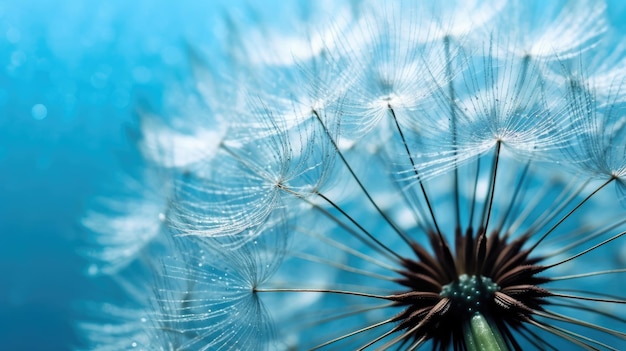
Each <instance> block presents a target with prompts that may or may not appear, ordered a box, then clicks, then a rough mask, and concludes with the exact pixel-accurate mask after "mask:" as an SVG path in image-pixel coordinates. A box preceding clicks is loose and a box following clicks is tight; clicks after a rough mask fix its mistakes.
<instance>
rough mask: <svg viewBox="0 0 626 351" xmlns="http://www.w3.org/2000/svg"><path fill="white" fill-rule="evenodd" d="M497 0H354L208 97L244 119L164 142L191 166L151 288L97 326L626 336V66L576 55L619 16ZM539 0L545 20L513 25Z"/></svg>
mask: <svg viewBox="0 0 626 351" xmlns="http://www.w3.org/2000/svg"><path fill="white" fill-rule="evenodd" d="M493 3H494V4H495V3H497V5H498V6H479V5H476V6H469V5H468V11H470V10H471V11H474V12H475V13H476V18H477V19H478V20H477V21H476V23H471V24H468V23H467V21H461V20H460V18H459V17H456V16H463V15H464V14H462V13H461V14H460V13H458V12H455V11H446V9H445V8H440V7H439V6H428V5H427V4H426V5H413V4H410V3H408V2H401V3H400V4H391V3H386V4H385V5H384V6H385V7H384V8H382V9H381V8H380V5H379V4H377V3H371V4H369V3H363V4H360V5H353V7H352V9H353V11H352V15H351V16H354V24H353V25H348V24H346V23H345V22H341V21H340V20H339V22H338V23H340V24H338V25H336V26H333V25H329V27H324V29H322V30H320V31H319V33H323V35H320V36H308V37H307V38H309V39H310V40H311V48H315V49H314V50H310V51H307V53H306V55H304V54H303V55H294V56H293V58H294V59H293V60H287V59H285V56H284V53H282V52H281V53H279V56H277V58H276V60H272V59H269V58H267V57H265V56H263V57H262V60H260V61H259V60H258V59H259V57H257V58H256V59H252V60H253V61H254V65H255V67H256V68H257V70H258V71H259V72H258V73H257V75H256V77H249V78H247V79H242V80H238V81H237V84H240V85H237V87H235V88H233V90H234V91H236V92H234V93H233V94H240V93H241V91H245V92H246V95H247V98H245V99H236V101H234V102H233V101H231V102H232V104H229V105H228V106H224V105H220V102H219V100H215V99H212V100H210V102H209V101H208V100H207V105H212V106H211V111H219V114H220V116H222V117H223V119H224V120H225V121H227V122H226V123H225V124H224V126H225V127H224V129H217V130H223V134H220V135H219V138H216V139H214V140H217V141H216V142H214V143H210V145H211V152H210V154H209V155H207V157H204V158H199V157H191V156H190V155H197V153H196V154H194V153H192V154H188V153H186V151H187V150H189V151H194V150H195V151H198V149H196V148H195V146H197V145H206V140H202V141H198V142H193V143H191V144H189V143H187V142H178V141H180V140H182V139H181V138H179V137H177V136H176V135H174V134H172V135H171V136H170V137H169V138H166V139H165V140H169V141H171V143H168V142H159V143H158V145H160V146H163V147H165V149H164V150H162V151H161V152H159V153H151V154H150V155H153V156H151V157H152V159H153V160H154V159H155V158H156V159H159V158H158V157H156V156H158V155H165V156H167V157H166V159H167V160H168V161H167V162H162V163H161V165H162V166H163V167H166V168H168V169H169V170H170V171H171V172H172V173H171V174H172V179H174V180H173V181H172V184H173V187H174V190H173V191H172V196H171V197H169V201H168V203H167V211H166V212H164V213H166V219H165V222H164V223H163V225H164V227H165V228H163V230H161V231H160V232H159V233H160V234H159V235H160V236H161V237H162V239H163V242H164V243H166V244H164V245H163V247H164V248H165V249H164V250H163V252H162V253H161V254H160V255H158V254H152V255H151V256H149V258H148V259H147V260H145V261H144V262H143V267H144V268H145V269H146V270H147V271H149V272H151V273H152V274H153V275H154V276H156V278H155V279H154V280H150V279H145V276H147V274H146V275H144V278H142V280H141V281H142V282H147V281H151V282H152V283H151V285H150V287H149V288H146V287H145V286H144V285H141V286H142V288H140V289H139V291H137V290H135V291H134V292H133V289H134V288H133V287H132V286H133V284H130V285H131V286H130V287H128V288H127V289H126V290H128V291H129V293H130V295H131V296H135V298H134V300H138V301H139V300H143V302H142V303H138V304H136V306H135V307H133V308H131V309H119V310H116V309H113V310H112V311H118V312H119V311H121V312H120V313H117V315H118V316H119V317H118V318H117V320H118V322H117V323H115V324H113V327H110V328H108V329H107V330H104V331H103V332H102V333H100V334H98V333H95V332H94V331H96V330H97V329H98V328H97V324H96V323H88V324H85V325H84V326H83V328H84V330H86V331H88V336H89V339H90V340H91V341H92V342H93V343H94V345H96V346H97V345H99V344H106V343H109V344H111V345H116V346H115V347H117V348H128V349H133V348H134V349H136V348H139V349H158V350H266V349H271V350H301V349H303V350H318V349H319V350H388V349H389V350H417V349H441V350H448V349H451V350H527V349H542V350H543V349H552V350H557V349H559V348H565V347H567V348H579V349H584V350H597V349H600V350H619V349H621V348H623V347H624V345H626V333H625V332H624V331H623V330H624V329H625V327H626V310H625V307H624V305H625V304H626V297H625V296H623V292H622V290H623V284H621V283H620V281H621V276H622V275H623V274H624V273H626V267H624V257H623V254H622V253H620V251H622V250H623V244H620V243H623V242H624V240H623V237H624V236H625V235H626V219H625V216H624V214H625V213H624V211H625V210H624V207H623V206H621V204H620V203H621V202H623V198H624V184H625V177H626V171H625V170H626V149H625V148H624V145H626V139H625V137H626V134H625V133H624V131H625V128H624V125H626V124H625V123H624V122H625V121H624V113H623V111H624V106H626V105H624V103H625V101H623V99H622V98H623V94H622V93H621V86H622V85H621V84H622V83H621V82H617V83H616V82H613V83H612V84H610V85H606V84H604V83H605V82H602V79H601V78H602V74H592V75H591V76H589V77H593V78H589V77H588V76H586V75H584V74H582V73H581V72H582V71H584V70H583V69H582V68H581V69H576V70H574V69H571V67H584V65H582V64H580V62H581V60H582V59H583V58H584V57H587V56H586V55H589V53H590V52H592V51H593V50H595V48H594V43H595V42H596V41H599V40H601V39H602V33H603V31H604V30H605V29H606V28H605V26H606V24H605V22H603V21H599V20H598V21H595V20H591V19H589V17H587V18H582V19H578V18H579V14H580V13H581V11H583V10H584V5H589V4H588V3H586V2H585V3H580V4H577V5H574V4H570V3H567V4H564V5H563V6H564V7H563V8H559V9H555V10H554V11H551V12H548V13H549V14H552V15H546V17H541V16H539V17H537V16H538V15H537V13H538V12H540V11H539V10H538V9H537V7H538V6H539V4H526V3H521V2H511V3H507V4H504V2H502V3H501V2H497V1H496V2H493ZM524 6H526V7H525V9H526V10H525V12H524V13H528V14H529V18H524V19H516V20H518V21H522V22H523V23H528V24H531V23H532V24H533V26H534V25H536V24H540V25H536V27H537V29H536V30H533V31H530V32H528V33H524V32H517V31H514V32H513V33H508V32H507V30H508V28H505V29H506V30H500V28H501V27H502V26H503V23H502V22H501V21H499V20H497V19H498V18H509V17H505V16H504V15H503V14H507V16H512V14H514V13H515V11H513V10H511V9H512V8H515V9H517V8H519V7H524ZM356 9H358V11H357V10H356ZM604 11H605V7H604V5H602V6H596V7H593V11H592V12H591V18H592V19H600V18H603V16H604ZM500 12H501V13H500ZM344 14H345V13H344ZM530 14H532V15H533V16H530ZM500 15H502V16H501V17H499V16H500ZM457 19H459V21H457ZM327 28H333V30H330V31H329V30H328V29H327ZM533 28H534V27H533ZM541 28H545V29H546V30H545V31H543V32H542V31H540V30H539V29H541ZM582 32H584V33H586V34H585V35H584V36H581V35H579V34H580V33H582ZM328 33H331V34H328ZM484 33H487V34H484ZM541 33H543V35H542V34H541ZM525 35H528V36H525ZM322 37H323V38H325V40H324V41H322V43H323V45H321V44H320V41H319V40H320V38H322ZM555 37H560V38H562V39H563V41H562V42H560V43H559V45H552V44H549V43H550V42H551V40H553V39H554V38H555ZM311 38H313V39H311ZM533 38H539V40H534V39H533ZM273 40H277V39H276V38H273ZM286 42H288V43H289V42H293V38H291V37H290V38H289V39H288V40H287V41H286ZM529 43H535V44H536V45H531V46H528V45H529ZM320 45H321V46H320ZM603 47H605V46H599V48H603ZM296 58H297V59H296ZM616 62H620V61H619V59H616ZM592 73H593V72H592ZM268 77H270V78H268ZM596 86H597V87H598V88H597V89H599V90H600V91H601V92H600V93H599V94H598V95H595V91H596V90H595V89H596V88H595V87H596ZM607 86H610V87H612V88H615V93H607V88H606V87H607ZM192 121H193V122H194V123H197V119H194V120H192ZM202 127H203V128H198V129H196V131H198V130H199V131H204V130H206V126H202ZM151 135H153V136H156V135H159V136H161V135H163V134H162V133H160V132H159V130H158V129H157V131H154V132H153V133H152V134H151ZM195 135H196V136H197V135H199V134H195ZM202 135H206V134H202ZM159 138H160V137H159ZM150 140H162V139H157V138H154V137H153V138H152V139H150ZM185 140H187V139H185ZM152 144H154V143H152ZM190 147H191V149H189V148H190ZM168 148H169V150H168ZM154 155H156V156H154ZM190 159H193V162H186V161H187V160H190ZM182 164H184V167H180V165H182ZM172 166H175V167H172ZM610 183H614V184H616V186H617V190H618V191H617V192H610V191H608V190H607V189H609V187H607V185H609V184H610ZM104 244H105V245H106V243H104ZM142 284H144V283H142ZM138 296H142V297H145V296H148V297H149V298H148V300H149V302H148V303H146V302H145V300H146V299H145V298H143V299H141V298H136V297H138ZM133 314H136V316H134V317H133ZM120 339H124V340H125V342H124V341H120ZM101 349H102V350H107V348H101Z"/></svg>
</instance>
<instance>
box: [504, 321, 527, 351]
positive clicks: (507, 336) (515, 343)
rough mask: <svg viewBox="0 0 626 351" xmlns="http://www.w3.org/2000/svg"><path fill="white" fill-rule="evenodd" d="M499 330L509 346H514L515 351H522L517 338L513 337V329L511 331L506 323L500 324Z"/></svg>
mask: <svg viewBox="0 0 626 351" xmlns="http://www.w3.org/2000/svg"><path fill="white" fill-rule="evenodd" d="M498 330H499V331H500V334H502V337H503V339H504V340H505V341H506V342H507V345H510V346H512V347H513V349H514V350H515V351H522V348H521V346H520V345H519V342H518V341H517V340H516V339H515V337H513V334H512V333H511V329H509V328H508V327H507V326H506V325H505V324H504V323H498Z"/></svg>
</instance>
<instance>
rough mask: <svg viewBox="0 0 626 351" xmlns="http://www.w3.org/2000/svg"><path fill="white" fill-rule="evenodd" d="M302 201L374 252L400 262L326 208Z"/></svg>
mask: <svg viewBox="0 0 626 351" xmlns="http://www.w3.org/2000/svg"><path fill="white" fill-rule="evenodd" d="M293 194H295V195H296V196H298V194H297V193H293ZM298 197H299V198H300V199H302V200H303V201H305V202H306V203H308V204H309V205H311V206H313V208H315V209H316V210H318V211H320V212H321V213H322V214H323V215H325V216H326V217H328V218H329V219H331V220H332V221H333V222H335V223H337V224H338V225H339V226H340V227H342V228H343V229H344V230H345V231H347V232H348V233H350V234H351V235H352V236H354V237H355V238H357V239H358V240H359V241H361V242H362V243H363V244H365V245H367V246H368V247H369V248H371V249H373V250H374V251H376V252H378V253H380V254H381V255H383V256H385V257H387V258H388V259H390V260H392V261H394V262H397V260H398V255H397V254H395V253H394V254H393V255H392V254H389V252H388V251H386V250H383V249H381V247H379V246H376V245H375V244H374V243H372V242H370V241H369V240H366V238H365V237H363V236H362V235H361V234H359V233H358V232H357V231H356V230H354V229H353V228H351V227H350V226H348V224H346V223H344V222H343V221H341V220H340V219H339V218H337V217H336V216H335V215H333V214H332V213H330V212H329V211H328V210H326V209H325V208H323V207H321V206H319V205H318V204H315V203H313V202H311V201H310V200H308V199H306V198H304V197H302V196H298ZM368 234H369V233H368V232H367V231H365V235H368ZM368 237H369V238H370V239H371V240H373V241H374V242H375V243H376V242H377V241H378V240H376V239H375V238H373V237H372V235H371V234H369V235H368Z"/></svg>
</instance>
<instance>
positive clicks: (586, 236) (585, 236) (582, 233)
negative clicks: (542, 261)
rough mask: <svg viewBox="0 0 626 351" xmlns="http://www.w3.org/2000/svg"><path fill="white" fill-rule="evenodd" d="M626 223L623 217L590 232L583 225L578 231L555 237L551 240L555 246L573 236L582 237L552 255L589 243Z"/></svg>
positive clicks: (569, 239) (569, 240)
mask: <svg viewBox="0 0 626 351" xmlns="http://www.w3.org/2000/svg"><path fill="white" fill-rule="evenodd" d="M623 224H626V218H623V219H621V220H619V221H617V222H614V223H612V224H609V225H606V226H604V227H602V228H599V229H596V231H594V232H592V233H590V232H589V229H588V228H585V227H581V228H580V229H578V230H577V231H576V232H572V233H570V234H568V235H566V236H562V237H559V238H554V240H551V241H549V242H550V244H551V245H554V246H561V245H562V243H563V242H571V241H572V238H578V237H580V239H578V240H576V241H574V242H572V243H571V244H569V245H567V246H564V247H563V248H561V249H559V250H558V251H554V253H553V254H552V256H554V255H557V254H559V253H562V252H566V251H569V250H571V249H573V248H575V247H577V246H579V245H581V244H585V243H587V242H588V241H589V240H590V239H593V238H597V237H599V236H602V235H604V234H606V233H608V232H609V231H611V230H613V229H615V228H618V227H620V226H621V225H623ZM546 244H548V241H546ZM557 244H561V245H557Z"/></svg>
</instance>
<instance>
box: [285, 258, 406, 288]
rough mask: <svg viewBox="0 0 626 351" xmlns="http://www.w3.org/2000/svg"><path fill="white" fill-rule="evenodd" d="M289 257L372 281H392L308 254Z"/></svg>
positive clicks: (387, 277)
mask: <svg viewBox="0 0 626 351" xmlns="http://www.w3.org/2000/svg"><path fill="white" fill-rule="evenodd" d="M291 256H293V257H298V258H301V259H303V260H306V261H309V262H315V263H319V264H323V265H327V266H329V267H334V268H337V269H340V270H342V271H345V272H350V273H355V274H359V275H363V276H366V277H371V278H374V279H380V280H385V281H394V279H393V278H391V277H389V276H385V275H382V274H376V273H372V272H370V271H366V270H363V269H358V268H354V267H351V266H348V265H345V264H341V263H338V262H334V261H331V260H326V259H323V258H321V257H318V256H315V255H309V254H305V253H301V252H294V253H291Z"/></svg>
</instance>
